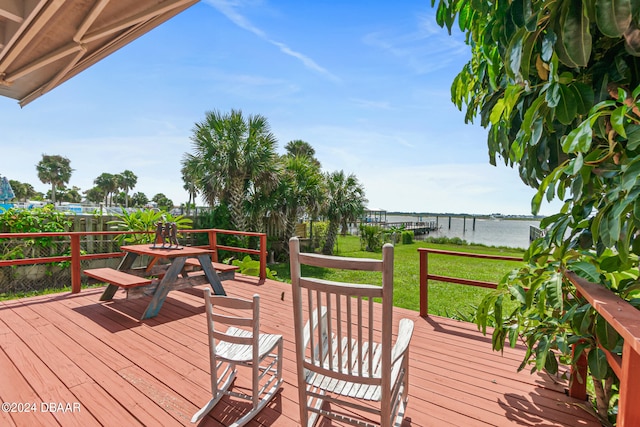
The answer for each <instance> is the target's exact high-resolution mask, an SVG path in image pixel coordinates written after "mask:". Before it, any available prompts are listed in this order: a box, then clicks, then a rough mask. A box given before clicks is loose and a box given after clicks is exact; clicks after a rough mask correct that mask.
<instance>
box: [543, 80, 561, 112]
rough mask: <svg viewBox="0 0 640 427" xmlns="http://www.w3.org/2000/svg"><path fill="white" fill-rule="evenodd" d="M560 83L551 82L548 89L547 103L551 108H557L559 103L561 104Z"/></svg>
mask: <svg viewBox="0 0 640 427" xmlns="http://www.w3.org/2000/svg"><path fill="white" fill-rule="evenodd" d="M560 86H561V85H560V83H557V82H551V84H549V87H548V89H547V93H546V95H545V98H544V99H545V101H547V105H548V106H549V108H556V106H557V105H558V103H559V102H560V97H561V92H560Z"/></svg>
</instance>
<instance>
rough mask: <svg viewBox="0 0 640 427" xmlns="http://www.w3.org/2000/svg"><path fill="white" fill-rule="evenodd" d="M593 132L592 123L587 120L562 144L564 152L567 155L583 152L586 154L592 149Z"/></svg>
mask: <svg viewBox="0 0 640 427" xmlns="http://www.w3.org/2000/svg"><path fill="white" fill-rule="evenodd" d="M592 137H593V131H592V130H591V121H590V120H585V121H583V122H582V123H580V125H578V127H577V128H575V129H574V130H572V131H571V132H570V133H569V135H567V137H566V138H565V139H564V141H563V142H562V150H563V151H564V152H565V153H574V152H578V151H580V152H583V153H586V152H587V150H589V147H591V140H592Z"/></svg>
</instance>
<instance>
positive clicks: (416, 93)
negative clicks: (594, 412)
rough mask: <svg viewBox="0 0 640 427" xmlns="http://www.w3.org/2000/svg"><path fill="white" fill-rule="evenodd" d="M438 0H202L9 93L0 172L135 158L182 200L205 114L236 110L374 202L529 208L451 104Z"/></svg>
mask: <svg viewBox="0 0 640 427" xmlns="http://www.w3.org/2000/svg"><path fill="white" fill-rule="evenodd" d="M430 3H431V2H430V1H428V0H398V1H394V2H379V1H376V2H372V1H365V0H353V1H348V2H344V1H334V0H324V1H318V2H301V1H293V0H281V1H274V0H202V1H201V2H199V3H197V4H196V5H194V6H192V7H191V8H189V9H187V10H186V11H184V12H182V13H181V14H179V15H177V16H176V17H174V18H172V19H171V20H169V21H167V22H166V23H164V24H163V25H161V26H159V27H157V28H155V29H153V30H151V31H150V32H149V33H147V34H146V35H144V36H142V37H141V38H139V39H137V40H135V41H133V42H132V43H130V44H129V45H127V46H125V47H124V48H122V49H120V50H118V51H116V52H115V53H113V54H112V55H110V56H109V57H107V58H106V59H104V60H102V61H101V62H99V63H97V64H96V65H94V66H92V67H91V68H89V69H87V70H85V71H83V72H82V73H80V74H79V75H77V76H75V77H73V78H72V79H70V80H68V81H67V82H65V83H63V84H62V85H60V86H59V87H57V88H55V89H53V90H52V91H51V92H48V93H46V94H45V95H43V96H42V97H40V98H38V99H36V100H35V101H33V102H31V103H30V104H28V105H26V106H25V107H24V108H20V106H19V105H18V103H17V101H16V100H13V99H10V98H6V97H0V129H1V130H0V146H1V147H2V156H1V157H0V159H1V160H0V176H6V177H8V178H9V179H12V180H17V181H20V182H27V183H30V184H32V185H33V186H34V188H35V189H36V190H37V191H42V192H46V191H47V190H49V189H50V186H49V184H43V183H41V182H40V181H39V179H38V177H37V172H36V164H37V163H38V162H39V161H40V160H41V159H42V155H43V154H50V155H61V156H64V157H67V158H68V159H69V160H70V161H71V167H72V168H73V174H72V176H71V180H70V181H69V183H68V184H67V186H68V187H72V186H77V187H80V188H81V189H82V190H83V191H86V190H88V189H90V188H92V187H93V186H94V183H93V181H94V180H95V179H96V178H97V177H98V176H99V175H100V174H102V173H104V172H107V173H111V174H116V173H121V172H123V171H124V170H131V171H133V172H134V173H135V174H136V175H137V176H138V182H137V185H136V186H135V188H133V190H132V192H137V191H141V192H143V193H145V194H146V195H147V197H148V198H149V199H151V198H152V197H153V196H154V195H155V194H157V193H162V194H165V195H166V196H167V197H169V198H170V199H171V200H172V201H173V202H174V204H176V205H180V204H181V203H185V202H186V201H187V200H188V194H187V192H186V191H185V190H184V189H183V182H182V179H181V174H180V167H181V165H180V161H181V159H182V158H183V156H184V154H185V153H187V152H190V151H191V148H192V142H191V140H190V138H191V135H192V133H193V128H194V125H195V124H196V123H198V122H201V121H202V120H204V118H205V115H206V113H207V112H208V111H214V110H217V111H220V112H222V113H228V112H230V111H231V110H232V109H236V110H241V111H242V112H243V114H244V115H255V114H260V115H262V116H264V117H266V118H267V120H268V122H269V125H270V127H271V131H272V133H273V134H274V135H275V137H276V138H277V140H278V152H279V153H284V152H285V149H284V147H285V145H286V144H287V143H288V142H289V141H292V140H297V139H301V140H304V141H306V142H308V143H309V144H311V146H312V147H313V148H314V149H315V151H316V157H317V158H318V160H319V161H320V162H321V164H322V168H323V170H324V171H325V172H332V171H338V170H343V171H344V172H345V173H348V174H354V175H355V176H356V177H357V178H358V180H359V181H360V183H361V184H362V185H363V187H364V189H365V195H366V197H367V199H368V207H369V208H371V209H384V210H387V211H394V212H434V213H467V214H488V213H496V212H499V213H503V214H512V215H528V214H530V213H531V199H532V197H533V195H534V194H535V190H533V189H531V188H530V187H527V186H526V185H525V184H524V183H523V182H522V181H521V180H520V178H519V176H518V173H517V170H515V169H512V168H510V167H506V166H504V164H501V165H498V166H497V167H494V166H491V165H490V164H489V157H488V150H487V144H486V134H487V131H486V130H485V129H483V128H482V127H481V126H480V125H479V124H475V125H471V124H465V123H464V114H463V113H462V112H460V111H458V109H457V108H456V107H455V106H454V104H453V103H452V102H451V97H450V91H449V89H450V86H451V83H452V81H453V79H454V77H455V76H456V75H457V73H458V72H459V71H460V70H461V68H462V66H463V65H464V64H465V63H466V62H467V61H468V59H469V57H470V51H469V48H468V47H467V46H466V45H465V44H464V42H463V37H462V35H461V34H460V33H459V32H458V33H456V32H455V31H454V34H453V35H452V36H450V35H449V34H448V33H447V31H446V30H445V29H442V28H440V27H439V26H437V24H436V22H435V10H434V9H432V8H431V7H430ZM559 206H560V204H559V203H551V204H548V203H546V202H545V203H543V205H542V208H541V210H540V214H543V215H549V214H553V213H555V212H557V211H558V209H559Z"/></svg>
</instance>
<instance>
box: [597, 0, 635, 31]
mask: <svg viewBox="0 0 640 427" xmlns="http://www.w3.org/2000/svg"><path fill="white" fill-rule="evenodd" d="M630 23H631V0H596V24H598V29H599V30H600V31H601V32H602V34H604V35H605V36H607V37H620V36H621V35H622V34H624V32H625V31H626V30H627V28H629V24H630Z"/></svg>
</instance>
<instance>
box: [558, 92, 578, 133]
mask: <svg viewBox="0 0 640 427" xmlns="http://www.w3.org/2000/svg"><path fill="white" fill-rule="evenodd" d="M559 86H560V90H559V92H560V99H559V100H558V104H557V106H556V117H557V118H558V120H559V121H560V123H562V124H565V125H568V124H569V123H571V122H572V121H573V120H574V119H575V118H576V115H577V112H578V105H577V103H576V99H575V96H574V92H573V91H572V90H571V89H570V88H569V86H567V85H563V84H560V85H559Z"/></svg>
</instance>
